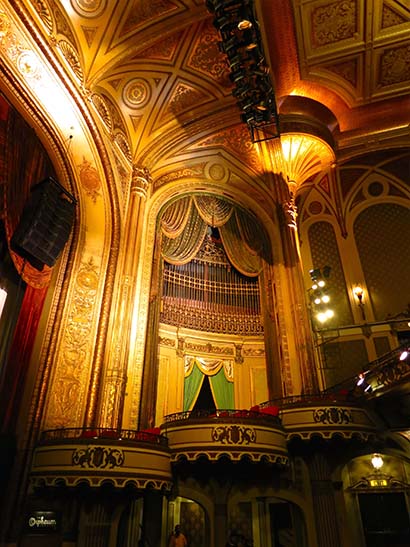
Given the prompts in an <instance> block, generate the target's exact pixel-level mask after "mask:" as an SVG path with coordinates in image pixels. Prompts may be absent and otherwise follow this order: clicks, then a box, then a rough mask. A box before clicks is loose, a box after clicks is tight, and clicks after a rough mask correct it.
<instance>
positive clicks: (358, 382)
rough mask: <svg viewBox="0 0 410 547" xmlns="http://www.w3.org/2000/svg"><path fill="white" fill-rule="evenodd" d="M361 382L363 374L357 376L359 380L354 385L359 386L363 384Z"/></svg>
mask: <svg viewBox="0 0 410 547" xmlns="http://www.w3.org/2000/svg"><path fill="white" fill-rule="evenodd" d="M363 382H364V376H363V374H359V379H358V380H357V383H356V385H357V386H361V385H362V384H363Z"/></svg>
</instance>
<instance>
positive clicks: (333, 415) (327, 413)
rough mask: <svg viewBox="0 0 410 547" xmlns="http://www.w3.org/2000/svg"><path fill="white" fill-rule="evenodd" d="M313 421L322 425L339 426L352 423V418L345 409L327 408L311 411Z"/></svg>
mask: <svg viewBox="0 0 410 547" xmlns="http://www.w3.org/2000/svg"><path fill="white" fill-rule="evenodd" d="M313 421H314V422H316V423H321V424H324V425H329V424H334V425H341V424H349V423H352V422H353V418H352V415H351V413H350V411H349V410H347V409H346V408H338V407H329V408H316V409H315V410H314V411H313Z"/></svg>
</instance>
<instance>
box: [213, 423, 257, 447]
mask: <svg viewBox="0 0 410 547" xmlns="http://www.w3.org/2000/svg"><path fill="white" fill-rule="evenodd" d="M212 440H213V441H214V442H219V443H222V444H250V443H254V442H256V433H255V430H254V429H252V428H251V427H242V426H239V425H229V426H218V427H214V429H213V430H212Z"/></svg>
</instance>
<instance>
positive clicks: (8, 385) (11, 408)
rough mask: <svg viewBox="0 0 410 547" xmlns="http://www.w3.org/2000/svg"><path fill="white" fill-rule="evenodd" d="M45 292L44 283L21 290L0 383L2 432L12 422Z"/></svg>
mask: <svg viewBox="0 0 410 547" xmlns="http://www.w3.org/2000/svg"><path fill="white" fill-rule="evenodd" d="M46 293H47V287H44V288H43V289H34V288H33V287H30V286H29V285H28V286H27V288H26V290H25V293H24V298H23V303H22V306H21V310H20V314H19V318H18V321H17V325H16V328H15V331H14V337H13V342H12V345H11V348H10V352H9V356H8V360H7V367H6V373H5V378H4V383H3V390H2V391H3V394H4V395H6V396H3V397H2V405H3V407H4V408H3V412H2V415H3V424H2V427H3V432H7V431H12V430H13V429H14V426H15V421H16V419H17V411H18V409H19V408H20V404H21V400H22V397H23V394H24V386H25V381H26V378H27V370H28V365H29V362H30V356H31V352H32V349H33V344H34V339H35V337H36V333H37V327H38V324H39V321H40V316H41V312H42V309H43V305H44V300H45V297H46Z"/></svg>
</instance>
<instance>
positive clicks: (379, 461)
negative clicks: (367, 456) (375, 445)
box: [371, 454, 384, 471]
mask: <svg viewBox="0 0 410 547" xmlns="http://www.w3.org/2000/svg"><path fill="white" fill-rule="evenodd" d="M371 462H372V466H373V467H374V469H375V470H376V471H378V470H379V469H381V468H382V467H383V464H384V461H383V458H382V457H381V455H380V454H373V457H372V459H371Z"/></svg>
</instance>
